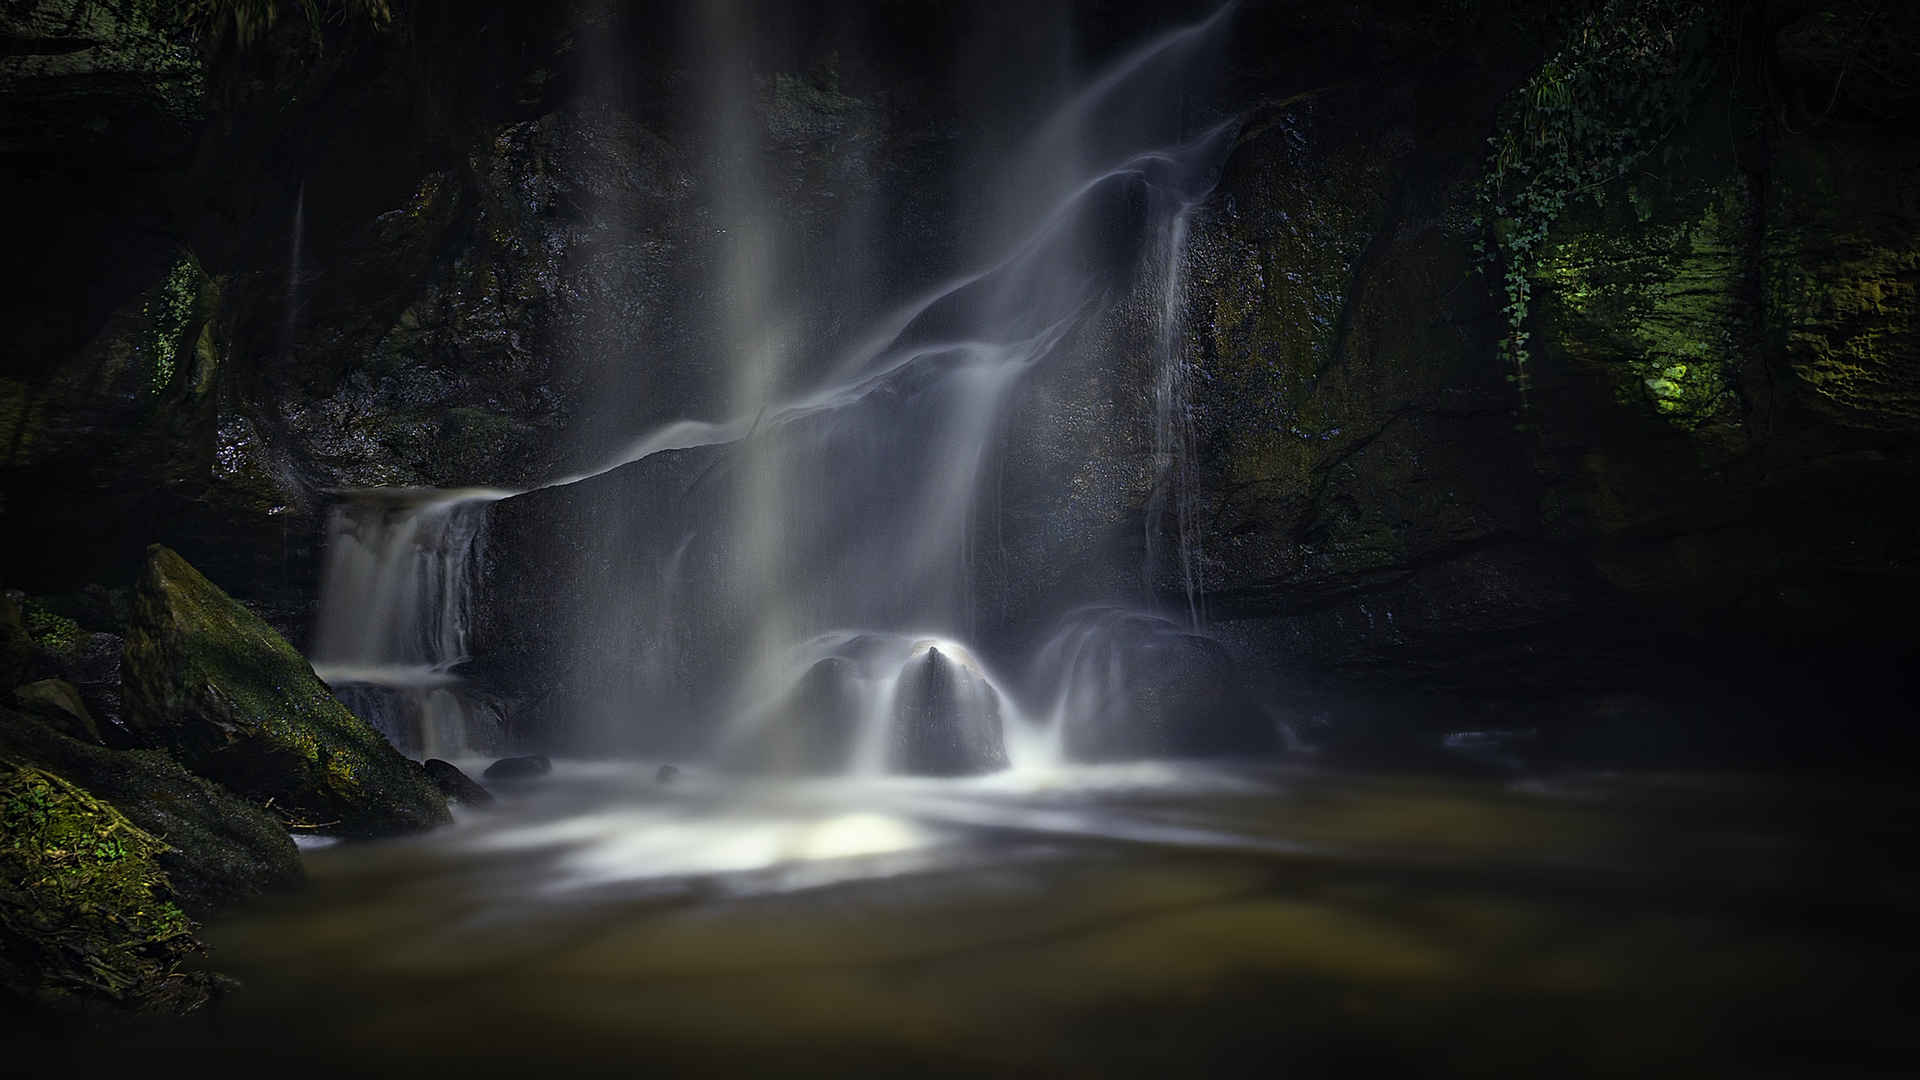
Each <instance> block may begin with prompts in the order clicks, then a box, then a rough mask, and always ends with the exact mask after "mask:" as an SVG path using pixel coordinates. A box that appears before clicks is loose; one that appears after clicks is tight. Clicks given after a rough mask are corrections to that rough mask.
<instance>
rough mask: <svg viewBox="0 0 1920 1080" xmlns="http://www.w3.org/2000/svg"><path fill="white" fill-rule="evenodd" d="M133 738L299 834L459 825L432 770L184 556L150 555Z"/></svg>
mask: <svg viewBox="0 0 1920 1080" xmlns="http://www.w3.org/2000/svg"><path fill="white" fill-rule="evenodd" d="M122 678H123V680H124V683H123V685H124V688H125V698H126V710H127V714H128V720H129V726H130V727H132V728H133V729H134V731H135V732H136V733H137V734H138V735H140V737H141V738H142V739H143V740H144V741H145V742H147V743H148V744H150V745H153V746H157V747H161V748H164V749H166V750H167V751H168V752H169V753H170V754H172V755H173V757H174V758H175V759H176V760H178V761H179V762H180V763H181V764H182V765H185V766H186V767H187V768H188V769H189V770H191V771H193V772H195V773H198V774H200V775H201V776H205V777H207V778H209V779H211V780H215V781H217V782H219V783H221V784H224V785H225V786H227V787H228V788H230V789H231V790H233V791H235V792H238V793H239V794H241V795H244V796H246V797H248V798H250V799H254V800H258V801H260V802H264V803H267V804H269V805H270V806H271V808H272V809H273V810H274V811H275V812H276V813H278V814H280V815H281V816H283V817H284V818H286V819H288V821H289V822H290V823H292V824H296V825H300V826H303V827H312V828H315V829H317V830H318V831H322V832H330V833H336V834H339V835H343V836H350V837H373V836H388V835H393V834H396V833H403V832H410V831H413V830H416V829H423V828H428V827H431V826H434V825H442V824H446V823H447V822H449V821H451V820H452V818H451V817H450V816H449V815H448V813H447V806H446V800H445V799H444V798H442V797H441V795H440V793H439V792H438V791H436V790H434V787H433V785H432V784H431V783H430V782H429V781H428V779H427V777H426V775H425V774H424V773H423V772H422V771H421V770H420V767H419V766H417V765H415V764H414V763H413V762H410V761H408V760H407V759H406V758H404V757H401V756H400V754H399V753H398V752H397V751H395V750H394V748H393V747H392V745H390V744H389V743H388V742H387V741H386V739H385V738H383V737H382V736H381V735H380V733H379V732H377V731H375V730H374V729H373V728H371V727H369V726H368V725H367V724H366V723H365V722H364V721H362V720H360V719H359V718H358V717H356V716H354V715H353V714H352V713H350V712H348V711H347V709H346V707H345V706H343V705H341V704H340V703H339V702H338V701H337V700H335V699H334V697H333V694H332V692H331V691H330V690H328V689H327V686H326V684H325V683H323V682H321V681H320V679H319V677H318V676H316V675H315V674H314V673H313V668H312V667H311V666H310V665H309V664H308V663H307V661H306V659H305V658H304V657H302V656H301V655H300V654H299V653H298V652H296V651H294V648H293V646H291V645H289V644H287V642H286V639H284V638H282V637H281V636H280V635H279V634H277V633H275V632H274V630H273V628H272V627H270V626H268V625H267V624H266V623H265V622H263V621H261V620H260V618H259V617H258V616H256V615H254V614H253V613H252V612H251V611H249V610H247V608H246V607H244V606H243V605H241V604H240V603H238V602H236V601H235V600H233V599H232V598H230V597H228V596H227V595H226V594H225V593H224V592H221V591H220V589H219V588H218V587H216V586H215V585H214V584H213V583H212V582H210V581H208V580H207V579H206V578H204V577H202V576H201V575H200V573H199V572H198V571H197V570H195V569H194V568H193V567H192V566H189V565H188V564H187V561H186V560H185V559H182V558H181V557H180V556H179V555H178V554H176V553H174V552H173V551H171V550H169V549H167V548H165V547H161V546H159V545H157V544H156V545H154V546H153V547H152V548H149V549H148V554H147V564H146V569H145V570H144V572H143V573H142V574H141V576H140V581H139V584H138V586H137V588H136V589H135V592H134V603H133V616H132V621H131V625H130V626H129V628H128V632H127V645H126V656H125V661H124V664H123V671H122Z"/></svg>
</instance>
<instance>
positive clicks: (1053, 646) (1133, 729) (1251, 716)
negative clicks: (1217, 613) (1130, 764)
mask: <svg viewBox="0 0 1920 1080" xmlns="http://www.w3.org/2000/svg"><path fill="white" fill-rule="evenodd" d="M1040 662H1041V664H1042V665H1043V667H1045V668H1046V669H1048V670H1050V671H1052V672H1055V673H1057V677H1058V678H1059V679H1060V680H1061V683H1060V689H1059V697H1058V699H1057V705H1056V707H1057V708H1058V709H1059V710H1060V712H1061V714H1062V717H1061V723H1062V724H1063V725H1064V737H1065V747H1066V751H1067V756H1068V757H1069V758H1071V759H1073V760H1075V761H1121V760H1128V759H1135V758H1149V757H1210V756H1217V755H1224V754H1259V753H1264V752H1267V751H1270V750H1272V749H1273V748H1274V745H1275V742H1276V729H1275V725H1274V724H1273V723H1272V722H1271V721H1270V720H1269V719H1268V717H1267V714H1266V713H1265V712H1264V711H1263V710H1262V709H1261V708H1260V705H1259V703H1258V701H1257V700H1256V698H1255V695H1254V694H1253V693H1252V692H1251V691H1250V690H1249V688H1248V687H1247V685H1246V680H1245V678H1244V677H1243V676H1242V674H1241V673H1240V671H1239V670H1238V665H1237V664H1235V662H1234V660H1233V658H1232V656H1230V655H1229V654H1228V653H1227V651H1226V649H1225V648H1224V647H1222V646H1221V645H1220V643H1218V642H1216V641H1214V640H1212V639H1211V638H1208V637H1205V636H1202V635H1200V634H1196V633H1193V632H1191V631H1189V630H1187V629H1185V628H1184V627H1182V626H1180V625H1179V624H1177V623H1174V622H1172V621H1171V620H1168V619H1164V618H1161V617H1158V616H1155V615H1149V614H1144V613H1140V612H1132V611H1126V610H1122V609H1112V610H1099V609H1096V610H1092V611H1089V612H1087V613H1085V614H1084V615H1083V616H1082V617H1081V618H1080V619H1079V620H1078V621H1077V623H1076V624H1075V625H1073V626H1070V627H1069V628H1068V629H1067V630H1065V631H1063V632H1062V633H1061V634H1060V635H1059V636H1057V637H1056V638H1055V639H1054V640H1053V641H1052V642H1051V643H1049V645H1048V646H1047V649H1046V650H1045V651H1043V652H1042V654H1041V657H1040Z"/></svg>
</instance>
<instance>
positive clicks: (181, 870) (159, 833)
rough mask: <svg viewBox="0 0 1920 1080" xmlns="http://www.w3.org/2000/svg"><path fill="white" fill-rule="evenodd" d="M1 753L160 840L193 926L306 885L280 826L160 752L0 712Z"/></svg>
mask: <svg viewBox="0 0 1920 1080" xmlns="http://www.w3.org/2000/svg"><path fill="white" fill-rule="evenodd" d="M0 755H4V756H6V757H7V758H9V759H11V760H13V761H17V762H20V763H22V764H26V765H31V766H35V767H37V768H41V769H46V770H49V771H51V772H56V773H59V774H60V775H61V776H64V777H66V778H67V779H69V780H71V781H73V782H74V783H76V784H80V785H81V786H83V787H85V788H86V789H87V790H88V791H90V792H92V793H93V794H95V795H96V796H98V797H100V798H102V799H106V800H108V801H109V802H111V803H113V805H114V807H115V808H116V809H118V810H119V811H120V812H121V813H123V814H125V815H126V816H127V818H128V820H130V821H132V822H133V823H134V824H135V825H138V826H139V827H140V828H142V829H144V830H146V831H147V832H148V833H150V834H152V835H153V836H155V837H157V838H159V839H161V840H164V841H166V843H167V844H168V848H167V850H165V851H163V852H161V853H160V854H159V855H158V859H159V862H160V865H161V867H162V868H163V869H165V870H166V871H167V874H168V876H169V878H171V879H172V882H173V888H174V893H175V895H176V897H177V898H178V900H179V902H180V906H181V907H183V908H185V909H186V910H187V912H188V914H190V915H193V916H194V917H196V918H202V919H204V918H210V917H212V916H213V915H214V914H215V913H217V912H219V911H221V910H223V909H225V908H228V907H231V906H233V905H235V904H239V903H243V902H245V901H248V900H252V899H255V898H257V897H260V896H263V895H266V894H270V893H278V892H288V891H291V890H293V889H296V888H298V887H300V885H301V884H303V883H304V882H305V880H306V874H305V871H304V870H302V868H301V866H300V855H299V852H298V851H297V850H295V848H294V846H293V841H292V840H291V839H289V838H288V836H287V831H286V829H285V828H284V827H283V826H282V825H281V824H280V822H279V821H278V820H277V819H275V818H274V817H273V816H272V815H271V814H269V813H267V812H265V811H263V810H261V809H260V808H259V807H258V806H256V805H254V804H252V803H249V802H247V801H246V800H244V799H242V798H240V797H238V796H236V795H234V794H233V793H232V792H229V791H227V790H226V789H225V788H222V787H220V786H219V785H218V784H215V783H212V782H211V781H208V780H204V779H202V778H200V777H198V776H195V775H193V774H192V773H189V772H187V771H186V770H185V769H182V768H181V767H180V766H179V765H178V764H177V763H176V762H174V761H173V760H172V759H171V758H168V757H167V756H166V755H165V754H163V753H161V752H160V751H157V750H109V749H107V748H106V747H104V746H99V745H95V744H91V743H86V742H82V741H80V740H78V739H73V738H69V737H68V736H66V735H64V734H61V733H60V732H58V731H55V730H54V729H53V728H52V727H50V726H49V725H47V724H45V723H43V722H41V720H40V719H39V718H38V717H34V716H29V715H26V714H24V713H20V712H15V711H12V710H9V709H4V708H0Z"/></svg>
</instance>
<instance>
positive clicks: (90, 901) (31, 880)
mask: <svg viewBox="0 0 1920 1080" xmlns="http://www.w3.org/2000/svg"><path fill="white" fill-rule="evenodd" d="M170 850H171V849H169V848H168V847H167V845H165V844H164V843H162V842H160V841H159V840H157V839H155V838H154V837H153V836H151V835H149V834H148V833H146V832H144V831H142V830H141V829H139V828H138V827H136V826H134V825H133V824H132V823H131V822H129V821H127V819H126V818H124V817H122V816H121V815H120V813H119V811H117V810H115V809H114V808H113V807H112V806H110V805H108V804H107V803H104V802H101V801H99V800H97V799H95V798H94V797H93V796H91V795H89V794H88V793H87V792H86V791H85V790H83V789H81V788H79V787H76V786H75V785H73V784H71V783H69V782H67V781H66V780H64V779H62V778H61V777H59V776H56V775H54V774H52V773H49V772H44V771H42V770H39V769H35V768H31V767H27V766H22V765H18V764H15V763H13V762H10V761H5V760H0V928H4V930H5V932H6V934H5V936H7V937H9V938H10V939H11V942H12V944H11V946H10V948H12V949H17V950H20V951H21V952H20V954H19V955H17V956H16V957H15V958H16V959H19V960H23V961H26V962H27V964H26V967H25V968H24V969H22V970H23V971H24V972H26V973H30V975H31V977H32V978H33V979H34V980H35V983H34V984H33V985H31V986H15V987H13V989H15V990H16V991H25V992H26V994H27V995H30V996H31V997H33V998H38V999H39V1000H41V1001H43V1002H47V1003H52V1002H57V1001H59V1000H62V999H67V998H72V997H76V996H82V997H94V998H102V997H103V998H107V999H110V1000H114V1001H118V1002H120V1003H123V1004H126V1005H131V1006H133V1007H135V1008H155V1009H160V1010H164V1011H169V1012H183V1011H186V1010H189V1009H192V1008H195V1007H197V1006H198V1005H200V1004H201V1003H203V1002H204V1001H205V1000H206V997H207V989H208V988H207V981H206V979H205V978H204V977H203V976H200V975H198V974H197V973H189V972H183V971H181V970H180V969H181V965H182V964H183V963H184V962H185V961H186V960H187V959H188V958H189V957H190V956H191V955H192V953H193V952H195V951H196V950H197V948H198V946H197V945H196V943H195V942H194V941H193V939H192V937H191V934H192V931H193V924H192V923H191V922H190V921H189V920H188V918H187V916H186V914H185V913H184V912H183V911H181V910H180V907H179V906H178V905H177V904H175V903H174V902H173V900H172V898H171V891H172V890H171V886H170V883H169V882H168V880H167V877H166V874H165V872H164V871H163V870H161V868H160V866H159V864H158V863H157V862H156V861H155V860H156V858H157V857H158V856H159V855H161V854H163V853H166V852H168V851H170Z"/></svg>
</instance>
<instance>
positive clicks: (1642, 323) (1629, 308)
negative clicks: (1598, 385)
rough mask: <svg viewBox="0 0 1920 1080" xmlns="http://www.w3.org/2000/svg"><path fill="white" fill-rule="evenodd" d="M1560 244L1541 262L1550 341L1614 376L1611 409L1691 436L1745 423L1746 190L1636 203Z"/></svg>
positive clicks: (1563, 234) (1566, 233)
mask: <svg viewBox="0 0 1920 1080" xmlns="http://www.w3.org/2000/svg"><path fill="white" fill-rule="evenodd" d="M1629 204H1630V205H1631V206H1633V209H1632V216H1631V217H1627V216H1626V215H1624V214H1614V215H1612V216H1611V217H1604V218H1599V219H1597V220H1589V221H1586V222H1584V223H1582V227H1579V228H1575V229H1571V230H1561V231H1558V232H1556V234H1555V238H1554V241H1553V242H1552V243H1550V244H1549V245H1548V246H1547V248H1546V249H1545V252H1544V254H1543V255H1542V258H1541V261H1540V272H1539V280H1540V282H1541V285H1542V293H1541V306H1540V310H1541V314H1542V325H1543V333H1545V334H1546V335H1547V336H1548V337H1549V338H1550V339H1551V343H1552V345H1553V346H1554V347H1555V348H1557V349H1558V350H1560V351H1561V352H1563V353H1564V354H1566V355H1567V356H1569V357H1571V358H1573V359H1574V361H1575V362H1576V363H1579V364H1582V365H1588V366H1592V367H1595V368H1599V369H1602V370H1605V371H1608V372H1610V373H1611V376H1612V378H1613V380H1614V387H1615V397H1616V398H1617V399H1618V400H1620V401H1621V402H1623V403H1625V404H1629V405H1633V404H1640V405H1644V406H1645V407H1647V408H1648V409H1650V410H1651V411H1652V412H1653V413H1654V414H1655V415H1657V416H1660V417H1662V418H1663V419H1665V420H1667V421H1669V422H1670V423H1673V424H1675V425H1678V426H1681V427H1684V428H1688V429H1694V428H1699V427H1701V426H1702V425H1705V424H1708V423H1710V422H1712V421H1715V420H1720V419H1730V418H1732V417H1733V415H1734V414H1735V413H1736V412H1737V409H1736V406H1737V404H1738V400H1737V394H1736V391H1735V388H1736V385H1737V381H1738V372H1739V367H1740V364H1741V359H1742V342H1743V340H1744V338H1743V334H1744V332H1745V328H1746V326H1747V325H1748V323H1749V321H1750V317H1751V312H1750V308H1749V302H1748V300H1747V298H1746V297H1745V295H1744V291H1743V275H1744V273H1745V269H1746V263H1747V255H1748V253H1746V252H1745V251H1743V249H1742V244H1743V242H1744V236H1745V232H1746V225H1745V219H1744V217H1743V215H1744V213H1745V206H1746V192H1745V188H1744V181H1742V180H1740V179H1738V178H1728V179H1726V180H1724V181H1723V182H1722V183H1720V184H1719V185H1717V186H1715V187H1712V188H1709V189H1706V190H1704V191H1703V192H1702V193H1700V194H1698V195H1696V196H1694V197H1691V198H1688V197H1685V196H1682V197H1681V198H1679V200H1678V205H1677V206H1675V205H1674V204H1673V203H1670V202H1663V203H1660V204H1658V206H1657V209H1656V206H1655V204H1654V203H1653V202H1652V201H1651V200H1649V199H1647V198H1646V197H1645V196H1639V197H1637V198H1635V199H1630V200H1629Z"/></svg>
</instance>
